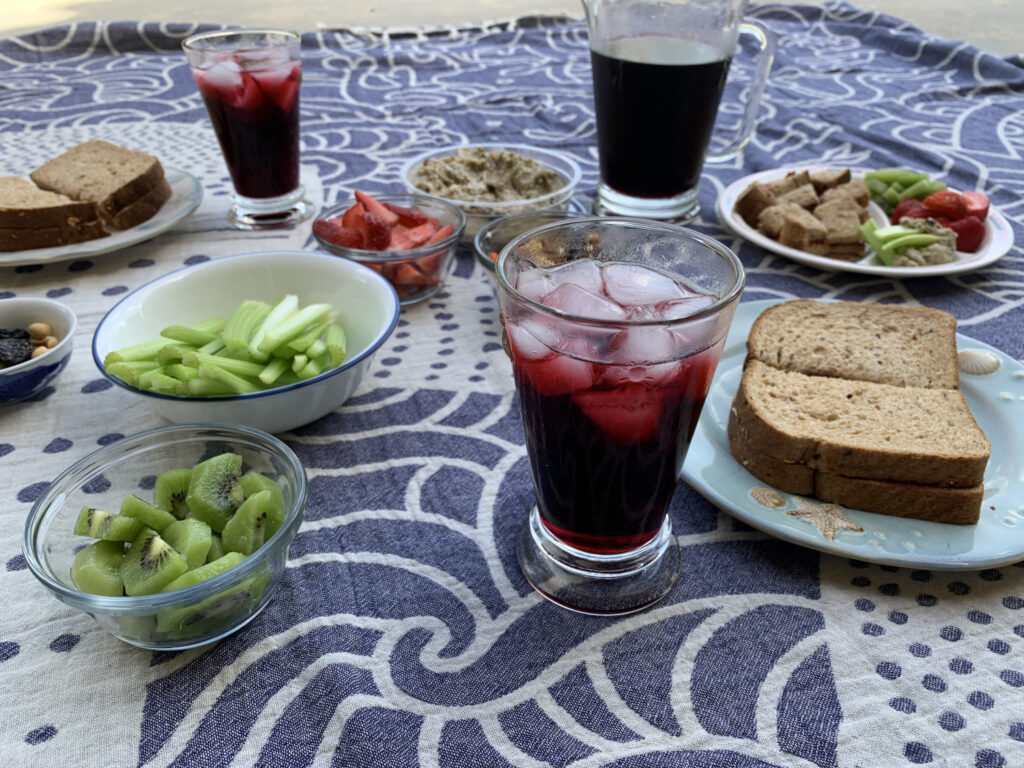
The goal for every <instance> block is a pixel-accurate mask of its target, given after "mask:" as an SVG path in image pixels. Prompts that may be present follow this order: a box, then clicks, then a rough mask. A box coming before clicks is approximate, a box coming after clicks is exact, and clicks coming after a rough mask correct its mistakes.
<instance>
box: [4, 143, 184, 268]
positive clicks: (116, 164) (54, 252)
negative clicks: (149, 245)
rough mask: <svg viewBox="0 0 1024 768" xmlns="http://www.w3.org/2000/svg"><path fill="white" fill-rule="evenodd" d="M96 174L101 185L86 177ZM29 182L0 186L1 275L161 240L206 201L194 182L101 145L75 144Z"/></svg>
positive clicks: (146, 158)
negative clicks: (4, 269) (10, 269)
mask: <svg viewBox="0 0 1024 768" xmlns="http://www.w3.org/2000/svg"><path fill="white" fill-rule="evenodd" d="M74 163H78V165H77V166H73V165H72V164H74ZM97 166H100V167H103V168H104V171H105V173H106V176H105V177H102V178H100V176H99V174H94V175H93V176H90V175H89V173H88V171H89V170H91V169H94V168H96V167H97ZM106 167H109V168H110V169H112V170H109V171H107V170H105V169H106ZM83 169H84V170H83ZM30 175H31V181H30V180H29V179H28V178H25V177H11V176H8V177H3V178H2V179H0V182H2V186H0V267H16V266H21V265H27V264H49V263H51V262H58V261H65V260H67V259H81V258H88V257H90V256H99V255H101V254H104V253H110V252H112V251H118V250H121V249H122V248H127V247H129V246H131V245H135V244H136V243H140V242H142V241H144V240H149V239H150V238H152V237H155V236H156V235H159V234H160V233H161V232H165V231H166V230H168V229H170V228H171V227H173V226H175V225H176V224H178V223H179V222H181V221H182V220H183V219H184V218H185V217H186V216H188V215H189V214H191V213H192V211H194V210H195V209H196V208H197V207H198V206H199V204H200V203H201V202H202V200H203V187H202V184H200V182H199V179H197V178H196V177H195V176H193V175H192V174H190V173H187V172H185V171H182V170H178V169H175V168H166V167H163V166H161V165H160V162H159V160H157V159H156V158H155V157H154V156H153V155H149V154H146V153H144V152H139V151H136V150H129V149H125V148H124V147H118V146H116V145H112V144H109V143H108V142H103V141H91V142H84V143H82V144H79V145H77V146H76V147H73V148H72V149H70V150H68V151H67V152H65V153H64V154H63V155H61V156H59V157H57V158H54V159H52V160H50V161H48V162H47V163H44V164H43V165H42V166H40V167H39V168H37V169H36V170H34V171H33V172H32V173H31V174H30ZM83 179H84V180H83Z"/></svg>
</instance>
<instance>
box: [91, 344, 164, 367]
mask: <svg viewBox="0 0 1024 768" xmlns="http://www.w3.org/2000/svg"><path fill="white" fill-rule="evenodd" d="M173 343H174V342H173V341H171V340H170V339H164V338H159V339H153V340H152V341H144V342H142V343H141V344H135V345H134V346H131V347H123V348H121V349H115V350H113V351H112V352H108V353H107V356H106V357H104V358H103V367H104V368H105V367H107V366H108V365H110V364H111V363H131V362H136V361H139V360H156V353H157V352H159V351H160V350H161V349H162V348H164V347H166V346H167V345H168V344H173Z"/></svg>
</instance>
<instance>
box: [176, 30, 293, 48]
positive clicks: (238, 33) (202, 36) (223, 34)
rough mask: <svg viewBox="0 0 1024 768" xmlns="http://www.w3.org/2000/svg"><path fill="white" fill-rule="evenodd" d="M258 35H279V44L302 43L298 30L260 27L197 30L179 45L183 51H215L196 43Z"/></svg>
mask: <svg viewBox="0 0 1024 768" xmlns="http://www.w3.org/2000/svg"><path fill="white" fill-rule="evenodd" d="M259 35H263V36H266V37H269V36H271V35H280V37H281V38H282V39H281V43H280V45H281V46H286V45H292V44H293V43H299V44H300V45H301V44H302V35H300V34H299V33H298V32H295V31H293V30H290V29H273V28H270V27H266V28H263V27H260V28H256V29H247V28H243V29H212V30H209V31H207V32H197V33H196V34H194V35H189V36H188V37H186V38H185V39H184V40H182V41H181V47H182V49H184V50H185V51H195V52H197V53H202V52H206V51H216V50H218V49H217V48H214V47H204V46H198V45H196V43H198V42H200V41H204V40H225V39H227V38H231V37H237V38H239V40H240V41H241V40H242V39H244V38H246V37H252V38H255V37H257V36H259ZM275 47H276V46H275ZM264 49H265V46H264V47H263V48H261V47H259V46H253V47H251V48H250V47H243V46H240V47H238V48H234V49H233V50H234V51H257V50H264Z"/></svg>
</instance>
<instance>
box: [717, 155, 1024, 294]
mask: <svg viewBox="0 0 1024 768" xmlns="http://www.w3.org/2000/svg"><path fill="white" fill-rule="evenodd" d="M838 170H841V169H837V168H833V167H829V166H823V165H800V166H791V167H787V168H775V169H772V170H768V171H760V172H758V173H753V174H750V175H749V176H744V177H743V178H741V179H737V180H736V181H734V182H733V183H732V184H730V185H729V186H727V187H726V188H725V189H724V190H723V191H722V194H720V195H719V196H718V202H717V203H716V210H717V212H718V219H719V221H721V223H722V225H723V226H725V227H726V228H727V229H729V230H731V231H732V232H734V233H735V234H737V235H739V236H740V237H742V238H743V239H744V240H748V241H749V242H751V243H753V244H754V245H758V246H760V247H762V248H764V249H765V250H767V251H771V252H773V253H777V254H779V255H780V256H786V257H788V258H790V259H792V260H793V261H796V262H798V263H800V264H804V265H806V266H809V267H817V268H818V269H823V270H826V271H829V272H857V273H861V274H867V275H884V276H886V277H900V278H902V277H935V276H938V275H953V274H958V273H961V272H970V271H971V270H975V269H980V268H981V267H986V266H988V265H989V264H992V263H993V262H995V261H997V260H999V259H1001V258H1002V257H1003V256H1005V255H1006V254H1007V253H1008V252H1009V250H1010V248H1011V246H1012V245H1013V230H1012V229H1011V228H1010V224H1009V222H1008V221H1007V220H1006V217H1004V216H1003V215H1002V214H1001V213H999V211H997V210H995V209H994V208H992V209H990V210H989V214H988V216H987V217H986V219H985V238H984V240H982V243H981V247H980V248H979V249H978V250H977V251H976V252H974V253H963V252H960V251H957V252H956V259H955V260H954V261H951V262H949V263H947V264H932V265H926V266H920V267H887V266H886V265H885V264H883V263H882V262H880V261H879V260H878V259H877V258H876V257H875V255H874V254H873V253H871V251H870V250H868V251H867V253H866V255H864V256H862V257H860V258H858V259H856V260H847V259H844V258H832V257H829V256H823V255H818V254H815V253H808V252H807V251H802V250H799V249H797V248H793V247H790V246H788V245H783V244H782V243H780V242H779V241H778V240H774V239H772V238H771V237H768V236H767V235H765V234H764V233H762V232H760V231H758V230H757V229H755V228H754V227H752V226H750V225H749V224H748V223H747V222H746V221H744V220H743V217H742V216H740V215H739V214H738V213H737V212H736V201H737V200H738V199H739V197H740V196H741V195H742V194H743V193H744V192H745V191H746V190H747V188H748V187H750V185H751V184H753V183H754V182H755V181H757V182H761V183H762V184H768V183H772V182H776V181H779V180H780V179H783V178H785V176H786V175H787V174H789V173H794V172H800V171H808V172H809V173H818V172H830V171H838ZM850 170H851V171H852V173H853V178H854V179H857V178H862V177H863V175H864V173H865V169H863V168H852V169H850ZM867 211H868V215H869V216H870V217H871V219H873V220H874V221H875V223H876V224H878V225H879V226H885V225H886V224H888V223H889V220H888V218H887V217H886V215H885V212H884V211H882V209H881V208H879V207H878V206H877V205H875V204H874V203H868V205H867Z"/></svg>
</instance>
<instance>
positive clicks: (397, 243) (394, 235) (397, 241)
mask: <svg viewBox="0 0 1024 768" xmlns="http://www.w3.org/2000/svg"><path fill="white" fill-rule="evenodd" d="M417 245H418V243H414V242H413V241H412V240H410V239H409V236H408V235H407V234H406V233H405V232H400V231H399V230H398V229H397V228H396V229H392V230H391V240H390V242H388V247H387V250H389V251H405V250H408V249H409V248H415V247H416V246H417Z"/></svg>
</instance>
